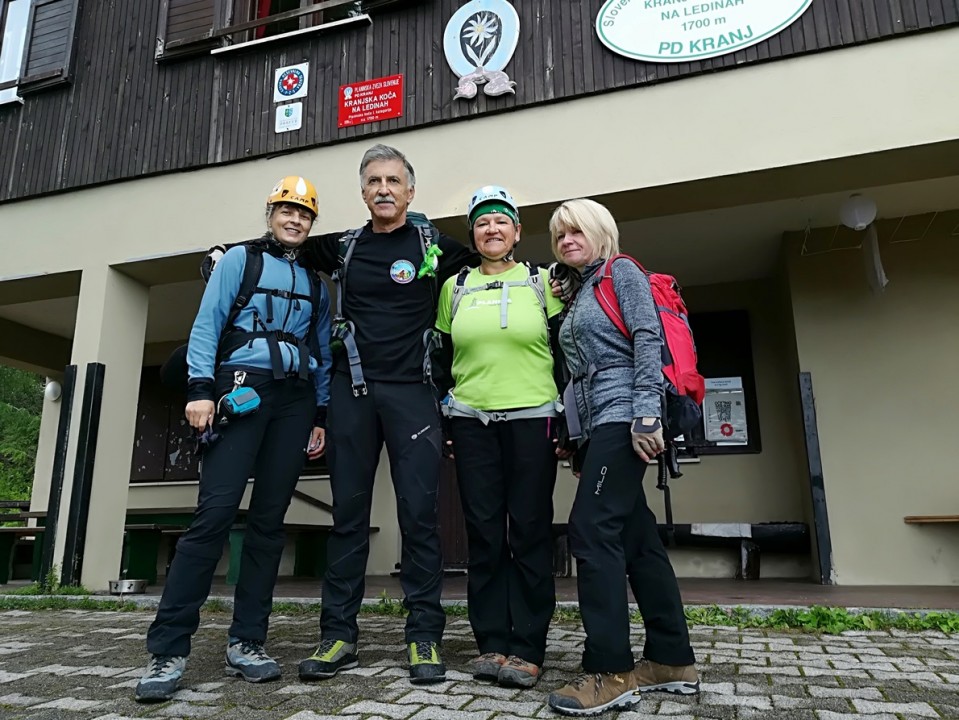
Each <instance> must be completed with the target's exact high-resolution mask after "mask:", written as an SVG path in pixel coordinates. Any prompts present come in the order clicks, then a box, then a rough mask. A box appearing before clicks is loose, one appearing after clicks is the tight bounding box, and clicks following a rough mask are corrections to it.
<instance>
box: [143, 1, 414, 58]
mask: <svg viewBox="0 0 959 720" xmlns="http://www.w3.org/2000/svg"><path fill="white" fill-rule="evenodd" d="M400 1H401V0H368V1H367V2H361V1H360V0H323V2H322V4H321V3H320V0H168V2H167V4H166V5H165V6H164V7H165V14H164V15H163V16H162V17H161V19H160V27H159V32H158V43H157V53H156V57H157V59H164V58H172V57H176V56H182V55H191V54H195V53H200V52H208V51H210V50H211V49H220V48H222V47H223V46H229V45H244V44H245V43H248V42H250V41H255V40H263V39H265V38H271V37H278V36H283V35H285V34H287V33H291V32H296V31H299V30H307V29H310V28H316V27H319V26H322V25H326V24H328V23H332V22H335V21H337V20H345V19H347V18H350V17H353V16H361V15H363V13H364V12H366V10H368V9H369V8H372V7H375V8H377V9H379V8H381V7H387V6H390V5H392V4H394V3H397V2H400ZM317 5H321V6H322V7H325V8H326V9H324V10H314V9H313V8H314V7H316V6H317Z"/></svg>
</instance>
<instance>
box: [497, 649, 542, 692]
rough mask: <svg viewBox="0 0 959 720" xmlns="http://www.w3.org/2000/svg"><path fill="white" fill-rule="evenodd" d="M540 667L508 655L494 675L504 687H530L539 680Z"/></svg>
mask: <svg viewBox="0 0 959 720" xmlns="http://www.w3.org/2000/svg"><path fill="white" fill-rule="evenodd" d="M540 672H541V671H540V668H539V666H538V665H534V664H533V663H531V662H526V661H525V660H524V659H523V658H521V657H517V656H516V655H510V656H509V658H508V659H507V660H506V663H505V664H504V665H503V666H502V667H501V668H500V669H499V675H497V676H496V679H497V681H498V682H499V684H500V685H505V686H506V687H520V688H531V687H533V685H535V684H536V683H538V682H539V676H540Z"/></svg>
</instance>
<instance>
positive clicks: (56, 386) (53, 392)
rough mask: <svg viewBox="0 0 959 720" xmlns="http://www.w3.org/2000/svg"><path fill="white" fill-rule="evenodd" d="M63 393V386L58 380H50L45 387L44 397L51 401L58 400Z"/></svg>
mask: <svg viewBox="0 0 959 720" xmlns="http://www.w3.org/2000/svg"><path fill="white" fill-rule="evenodd" d="M62 393H63V388H62V387H61V386H60V383H58V382H57V381H56V380H48V381H47V385H46V387H44V388H43V397H45V398H46V399H47V400H49V401H50V402H56V401H57V400H59V399H60V395H61V394H62Z"/></svg>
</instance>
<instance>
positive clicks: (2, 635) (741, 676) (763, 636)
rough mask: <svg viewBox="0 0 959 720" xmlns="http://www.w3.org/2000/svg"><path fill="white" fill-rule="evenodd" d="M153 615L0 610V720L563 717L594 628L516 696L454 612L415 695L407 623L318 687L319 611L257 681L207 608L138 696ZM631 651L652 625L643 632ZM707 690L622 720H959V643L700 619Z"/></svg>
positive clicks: (284, 619) (272, 645) (372, 623)
mask: <svg viewBox="0 0 959 720" xmlns="http://www.w3.org/2000/svg"><path fill="white" fill-rule="evenodd" d="M152 617H153V616H152V614H150V613H147V612H133V613H119V612H89V611H57V612H54V611H34V612H26V611H16V610H14V611H7V612H0V717H3V718H31V719H32V718H36V719H37V720H40V719H41V718H42V719H44V720H52V719H54V718H57V719H60V718H69V719H73V718H76V719H77V720H86V719H87V718H90V719H92V718H98V719H99V720H123V719H124V718H134V717H153V718H264V719H266V720H319V719H320V718H327V717H330V718H332V717H338V718H341V719H342V720H362V719H366V720H379V719H380V718H383V719H385V720H493V719H494V718H495V719H496V720H517V719H518V718H537V719H540V718H550V717H556V716H554V715H553V713H552V711H550V710H549V708H548V707H546V705H545V700H546V693H547V692H548V690H549V689H551V688H554V687H557V686H559V685H561V684H563V683H565V682H566V681H567V680H568V679H569V678H570V677H572V675H573V674H574V673H575V672H576V670H577V668H578V664H579V657H580V656H579V648H580V644H581V642H582V639H583V632H582V628H581V627H579V626H577V625H575V624H559V625H554V626H553V628H552V630H551V631H550V642H549V653H548V658H547V669H546V672H545V674H544V677H543V680H542V681H541V683H540V684H539V686H538V687H536V688H534V689H532V690H512V689H506V688H500V687H497V686H495V685H490V684H487V683H478V682H475V681H473V679H472V678H471V677H470V676H469V675H468V674H466V672H464V670H465V665H466V663H467V661H468V660H469V659H470V658H471V657H473V655H474V654H475V647H474V644H473V640H472V636H471V633H470V628H469V625H468V623H467V622H466V620H465V619H462V618H450V620H449V625H448V629H447V633H446V637H445V640H444V651H445V652H444V655H445V658H446V661H447V667H448V672H447V678H448V679H447V681H446V682H444V683H441V684H439V685H434V686H428V687H427V688H423V687H422V686H421V687H420V688H415V687H413V686H412V685H410V683H409V682H408V680H407V679H406V675H407V671H406V667H405V653H404V651H403V647H402V638H403V635H402V627H403V621H402V620H401V619H398V618H392V617H382V616H370V615H364V616H361V633H362V637H361V643H362V644H361V649H360V661H361V667H359V668H356V669H355V670H351V671H348V672H345V673H342V674H341V675H340V676H338V677H337V678H336V679H334V680H330V681H326V682H324V683H321V684H310V685H306V684H301V683H299V682H298V681H297V680H296V663H297V662H298V661H299V660H300V659H301V658H303V657H305V656H306V655H308V654H309V653H310V652H311V650H312V648H313V646H314V643H315V635H316V632H317V618H315V617H303V616H296V617H288V616H275V617H274V618H273V622H272V627H271V636H270V642H269V645H268V649H269V650H270V651H271V652H272V654H273V655H274V656H275V657H277V659H278V660H279V661H280V662H281V664H282V665H283V667H284V672H285V675H284V677H283V679H282V680H281V681H279V682H275V683H270V684H267V685H250V684H247V683H243V682H241V681H238V680H232V679H229V678H227V677H225V676H224V674H223V661H222V658H223V651H224V645H225V633H226V629H227V626H228V624H229V620H230V617H229V615H227V614H223V613H215V614H206V615H205V616H204V622H203V624H202V625H201V628H200V631H199V633H198V634H197V636H196V639H195V641H194V646H193V654H192V656H191V658H190V662H189V665H188V667H187V672H186V677H185V679H184V688H183V689H182V690H181V691H180V692H179V694H178V695H177V697H176V698H175V699H174V700H173V701H171V702H169V703H164V704H162V705H153V706H142V705H137V704H136V703H134V702H133V688H134V686H135V685H136V679H137V678H138V677H139V675H140V673H141V671H142V668H143V666H144V665H145V664H146V654H145V651H144V648H143V643H144V636H145V632H146V629H147V626H148V624H149V623H150V621H151V620H152ZM634 631H635V633H636V635H635V637H634V647H636V648H640V647H641V646H642V630H641V629H639V628H636V629H634ZM692 638H693V644H694V646H695V649H696V653H697V656H698V658H699V661H700V669H701V673H702V676H703V686H702V689H703V692H702V694H701V695H699V696H698V697H693V698H682V697H673V696H666V695H659V694H656V695H647V696H645V697H644V699H643V701H642V703H641V705H640V706H639V708H637V710H635V711H633V712H629V713H620V715H619V720H638V719H639V718H645V717H650V716H656V717H660V716H661V717H669V718H673V720H693V719H694V718H696V719H702V720H707V719H710V718H711V719H714V720H739V719H746V718H775V719H777V720H841V719H843V718H857V719H858V720H863V719H864V718H867V719H869V720H892V719H893V718H899V720H912V719H913V718H950V719H954V720H955V719H959V637H955V636H953V637H949V636H946V635H943V634H941V633H936V632H925V633H906V632H900V631H891V632H870V633H846V634H844V635H842V636H822V637H819V636H816V635H809V634H798V633H790V632H770V631H760V630H748V631H740V630H736V629H730V628H711V627H696V628H694V629H693V630H692Z"/></svg>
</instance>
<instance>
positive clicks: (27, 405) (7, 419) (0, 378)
mask: <svg viewBox="0 0 959 720" xmlns="http://www.w3.org/2000/svg"><path fill="white" fill-rule="evenodd" d="M42 408H43V378H41V377H40V376H39V375H34V374H33V373H28V372H24V371H22V370H16V369H14V368H8V367H2V366H0V500H28V499H30V490H31V488H32V486H33V469H34V463H35V460H36V455H37V439H38V438H39V435H40V413H41V411H42Z"/></svg>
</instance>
